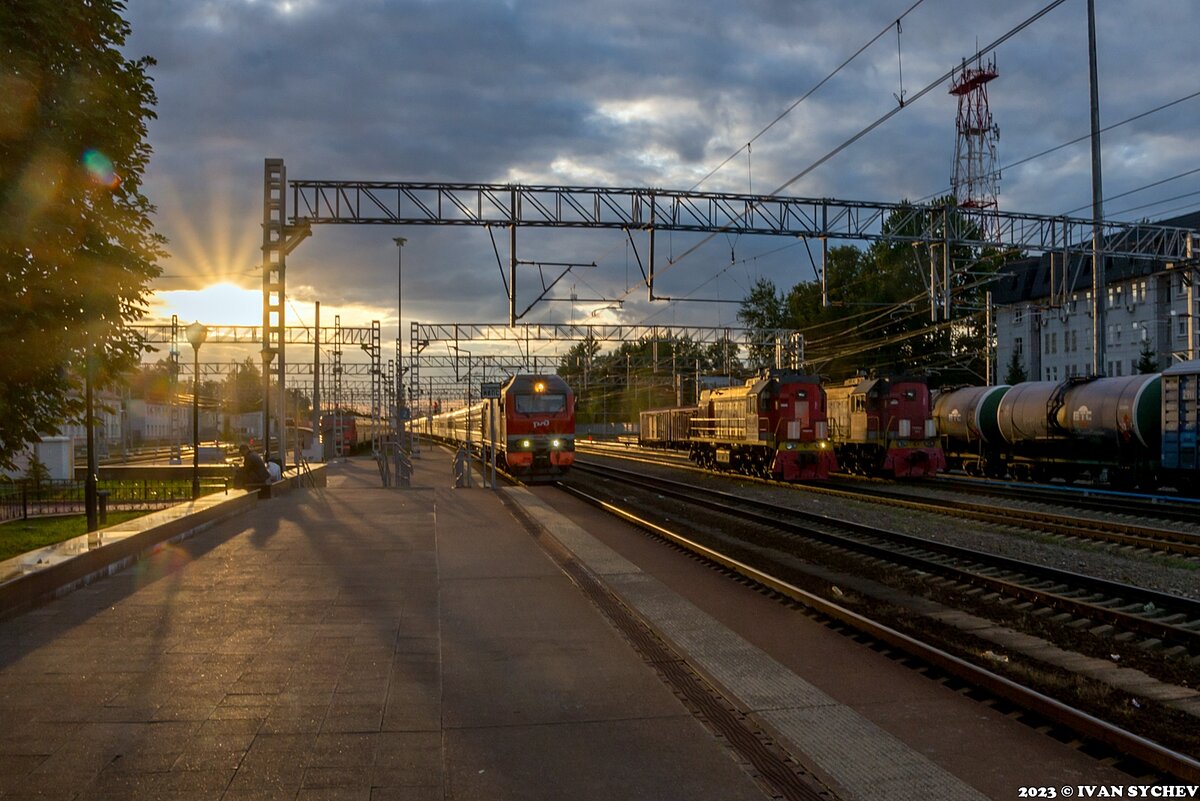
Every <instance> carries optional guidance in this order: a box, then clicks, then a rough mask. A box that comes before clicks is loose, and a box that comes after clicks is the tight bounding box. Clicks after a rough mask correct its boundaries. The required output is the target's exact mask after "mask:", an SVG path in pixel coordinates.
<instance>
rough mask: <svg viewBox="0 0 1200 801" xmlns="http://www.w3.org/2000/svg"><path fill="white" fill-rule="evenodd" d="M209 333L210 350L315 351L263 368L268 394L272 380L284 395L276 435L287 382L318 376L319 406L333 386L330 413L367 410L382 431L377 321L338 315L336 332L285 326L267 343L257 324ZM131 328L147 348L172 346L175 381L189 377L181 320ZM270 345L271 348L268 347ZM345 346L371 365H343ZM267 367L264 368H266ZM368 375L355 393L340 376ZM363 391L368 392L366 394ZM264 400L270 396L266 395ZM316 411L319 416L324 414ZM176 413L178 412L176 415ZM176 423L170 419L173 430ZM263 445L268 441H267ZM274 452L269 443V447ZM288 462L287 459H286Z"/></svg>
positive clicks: (205, 366) (229, 366)
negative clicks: (356, 321) (324, 353)
mask: <svg viewBox="0 0 1200 801" xmlns="http://www.w3.org/2000/svg"><path fill="white" fill-rule="evenodd" d="M206 327H207V329H208V337H207V339H206V342H207V343H208V344H209V345H213V344H216V345H239V344H264V347H263V348H262V352H263V353H264V354H265V352H266V351H267V350H268V347H269V345H270V344H273V345H274V346H275V348H278V347H279V346H280V343H287V344H291V345H307V346H311V347H312V348H313V358H312V360H311V361H309V360H308V359H305V360H304V361H292V362H275V363H274V366H273V367H272V371H271V372H266V370H265V369H264V379H265V382H266V386H267V387H268V390H269V388H270V385H271V379H272V378H273V379H274V380H275V381H276V382H278V385H279V389H280V393H279V397H278V401H277V405H276V409H277V410H278V411H277V414H278V419H277V421H276V431H279V432H284V431H285V422H284V421H285V420H286V416H287V405H286V401H287V395H286V387H285V385H284V382H283V378H284V377H286V376H309V377H312V376H314V374H316V375H318V376H319V379H320V380H318V381H315V382H314V385H313V398H314V401H316V403H314V406H316V405H317V404H319V403H320V401H319V399H320V398H321V397H322V394H321V389H320V387H321V386H322V385H323V386H325V387H332V392H331V393H328V394H327V396H326V397H327V400H328V405H329V408H330V409H332V410H335V411H337V410H339V409H341V408H342V407H344V406H354V407H356V408H357V407H358V406H366V407H368V408H370V411H371V417H372V423H373V426H372V430H373V431H383V430H384V429H385V426H384V424H383V422H384V418H383V410H384V407H385V404H386V401H387V399H385V398H384V397H383V390H384V386H385V385H384V379H383V375H382V373H383V349H382V342H381V333H380V325H379V321H378V320H375V321H372V323H371V325H370V326H369V327H365V326H364V327H354V326H343V325H342V324H341V318H340V316H335V317H334V324H333V326H332V327H328V326H326V327H322V326H299V325H293V326H283V328H282V329H280V330H276V331H273V332H272V331H268V334H269V339H268V338H264V336H263V330H264V329H262V328H260V327H259V326H255V325H211V326H206ZM130 328H131V329H132V330H133V331H134V333H136V334H137V335H138V336H139V337H141V339H142V341H143V342H144V343H146V344H148V345H157V344H169V346H170V349H169V358H170V370H171V375H172V379H173V380H174V379H176V378H177V377H178V376H179V375H183V374H187V375H191V374H192V372H193V369H192V367H191V366H190V364H189V363H188V362H187V360H186V359H185V360H182V361H181V360H179V359H178V354H179V339H180V331H179V324H178V320H175V319H173V320H172V322H171V323H163V324H145V325H134V326H130ZM268 343H269V344H268ZM345 346H351V347H355V346H356V347H357V348H358V349H360V350H362V351H363V352H364V353H365V354H366V356H367V358H368V359H369V361H368V362H366V363H362V362H349V363H347V362H345V361H344V358H343V357H344V351H343V348H344V347H345ZM322 347H327V348H329V349H330V351H331V354H332V357H333V359H332V363H329V364H322V362H321V360H320V356H319V350H320V348H322ZM264 361H266V362H267V363H268V364H270V363H271V361H270V360H268V359H266V358H265V357H264ZM239 367H241V363H238V362H205V363H202V364H201V365H200V375H201V376H213V377H216V376H223V375H228V374H230V373H232V372H235V371H236V370H237V368H239ZM265 367H266V365H264V368H265ZM343 374H345V375H352V376H366V377H367V380H366V381H365V382H362V384H363V386H357V385H356V386H355V387H354V388H353V389H354V391H353V392H349V391H347V390H345V389H344V388H343V382H342V376H343ZM364 387H365V390H364ZM264 397H267V396H266V395H264ZM263 406H264V425H269V422H270V421H269V420H268V419H267V418H268V416H269V414H268V412H267V409H268V407H269V406H270V404H266V403H265V404H264V405H263ZM316 411H317V412H318V413H319V412H320V409H319V408H317V409H316ZM173 414H174V413H173ZM174 425H175V421H174V420H172V427H174ZM263 430H264V431H269V430H270V429H269V428H264V429H263ZM264 440H268V438H267V437H265V436H264ZM285 441H286V437H284V438H281V439H280V448H281V449H282V448H283V443H284V442H285ZM267 447H268V448H269V447H270V446H269V444H268V446H267ZM282 455H283V456H285V457H286V454H282Z"/></svg>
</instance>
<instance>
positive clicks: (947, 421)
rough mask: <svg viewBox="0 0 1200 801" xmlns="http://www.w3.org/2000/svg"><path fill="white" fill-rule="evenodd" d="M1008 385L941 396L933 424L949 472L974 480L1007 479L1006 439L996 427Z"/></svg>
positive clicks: (977, 388)
mask: <svg viewBox="0 0 1200 801" xmlns="http://www.w3.org/2000/svg"><path fill="white" fill-rule="evenodd" d="M1008 390H1009V385H1008V384H1000V385H998V386H992V387H961V388H959V389H954V390H949V391H943V392H940V393H937V395H936V396H935V397H934V401H933V420H934V425H936V426H937V432H938V438H939V440H940V441H941V443H942V453H943V455H944V456H945V459H946V469H947V470H962V471H963V472H965V473H966V474H967V475H971V476H984V475H986V476H989V477H991V478H1003V477H1004V473H1005V472H1006V470H1007V467H1006V465H1005V463H1004V460H1003V459H1002V458H1001V455H1002V453H1003V439H1002V438H1001V436H1000V429H999V427H998V426H997V424H996V407H997V406H998V405H999V404H1000V399H1001V398H1003V397H1004V393H1006V392H1008Z"/></svg>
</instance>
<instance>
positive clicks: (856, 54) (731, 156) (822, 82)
mask: <svg viewBox="0 0 1200 801" xmlns="http://www.w3.org/2000/svg"><path fill="white" fill-rule="evenodd" d="M923 2H925V0H916V2H915V3H913V4H912V5H911V6H909V7H908V10H906V11H905V12H904V13H903V14H901V15H900V16H899V17H898V18H897V19H896V21H895V22H889V23H888V24H887V25H885V26H884V27H883V29H882V30H880V31H879V33H877V34H875V35H874V36H873V37H871V39H870V41H868V42H867V43H866V44H864V45H863V46H862V47H860V48H858V50H855V51H854V54H853V55H851V56H850V57H849V58H847V59H846V60H845V61H843V62H842V63H841V64H839V65H837V67H835V68H834V70H833V71H832V72H830V73H829V74H828V75H826V76H825V77H824V78H822V79H821V80H820V81H818V82H817V83H816V84H815V85H814V86H813V87H812V88H811V89H809V90H808V91H807V92H805V93H804V94H803V95H801V96H800V97H799V98H797V99H796V101H795V102H793V103H792V104H791V105H790V106H788V107H787V108H785V109H784V110H783V111H781V112H780V113H779V115H778V116H777V117H775V119H773V120H771V121H770V122H769V123H767V124H766V126H765V127H764V128H763V129H762V130H761V131H759V132H758V133H756V134H755V135H754V136H752V137H750V140H749V141H748V142H746V144H745V145H744V146H742V147H740V148H738V149H737V150H735V151H733V152H732V153H730V154H729V155H728V156H727V157H726V158H725V160H724V161H722V162H721V163H720V164H718V165H717V166H716V167H713V168H712V170H710V171H709V172H708V173H707V174H706V175H705V176H704V177H703V178H701V179H700V180H699V181H697V182H696V183H695V184H693V185H692V187H691V189H689V190H688V191H689V192H694V191H696V189H698V188H699V187H700V185H701V184H703V183H704V182H705V181H707V180H708V179H709V178H712V177H713V176H714V175H716V174H717V173H718V172H720V171H721V168H722V167H724V166H725V165H726V164H728V163H729V162H731V161H733V160H734V159H735V158H737V157H738V155H740V154H741V152H742V151H743V150H746V151H748V150H749V149H750V146H751V145H752V144H754V143H755V142H757V141H758V140H759V138H761V137H762V135H763V134H765V133H766V132H767V131H769V130H771V129H772V128H774V127H775V125H776V124H777V123H778V122H779V121H780V120H782V119H783V118H784V117H786V116H787V115H789V114H791V113H792V112H793V111H795V110H796V107H797V106H799V105H800V104H801V103H803V102H804V101H805V100H807V99H808V98H809V97H811V96H812V95H813V93H815V92H816V91H817V90H818V89H820V88H821V87H822V86H824V85H825V84H827V83H828V82H829V81H831V80H832V79H833V78H834V76H836V75H837V74H838V73H839V72H841V71H842V70H843V69H845V68H846V67H847V66H849V64H850V62H852V61H854V60H855V59H856V58H858V57H859V56H861V55H862V54H863V52H864V51H866V50H867V49H868V48H870V47H871V45H873V44H875V43H876V42H878V41H879V40H880V39H882V38H883V37H884V36H886V35H887V32H888V31H890V30H891V29H892V27H893V26H896V27H899V25H900V20H902V19H904V18H905V17H907V16H908V15H909V14H911V13H912V12H913V10H914V9H915V8H916V7H917V6H919V5H921V3H923Z"/></svg>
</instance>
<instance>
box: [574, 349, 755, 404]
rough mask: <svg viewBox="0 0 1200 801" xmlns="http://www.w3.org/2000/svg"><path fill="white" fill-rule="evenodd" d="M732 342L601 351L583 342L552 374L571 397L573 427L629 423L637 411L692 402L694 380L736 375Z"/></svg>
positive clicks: (739, 366)
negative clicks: (555, 373) (574, 422)
mask: <svg viewBox="0 0 1200 801" xmlns="http://www.w3.org/2000/svg"><path fill="white" fill-rule="evenodd" d="M744 371H745V367H744V366H743V365H742V363H741V361H740V360H739V359H738V357H737V345H736V344H734V343H729V344H726V343H723V342H713V343H709V344H708V345H702V344H700V343H698V342H694V341H692V340H691V339H689V338H686V337H679V338H672V339H666V340H662V339H659V340H657V341H656V340H654V339H651V338H649V337H647V338H644V339H642V340H640V341H637V342H622V343H621V345H620V346H619V347H617V348H615V349H614V350H612V351H610V352H608V353H604V352H602V349H601V347H600V343H599V342H597V341H596V340H595V339H594V338H588V339H585V340H583V341H582V342H579V343H577V344H576V345H575V346H573V347H572V348H571V349H570V350H569V351H568V352H567V353H565V354H564V355H563V356H561V357H560V359H559V363H558V367H557V370H556V372H557V373H558V375H559V376H561V377H562V378H563V380H564V381H566V382H567V384H569V385H570V387H571V389H572V391H574V393H575V419H576V421H577V422H579V423H583V424H586V423H609V422H635V421H637V419H638V414H639V412H641V411H642V410H643V409H655V408H661V407H665V406H675V405H677V403H679V402H682V403H684V404H689V403H692V402H693V401H694V400H695V398H696V389H695V388H696V382H697V379H698V377H699V376H703V375H711V374H714V373H720V374H729V375H734V376H738V375H741V374H742V373H743V372H744Z"/></svg>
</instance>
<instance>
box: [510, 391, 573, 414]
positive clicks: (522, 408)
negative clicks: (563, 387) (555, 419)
mask: <svg viewBox="0 0 1200 801" xmlns="http://www.w3.org/2000/svg"><path fill="white" fill-rule="evenodd" d="M516 400H517V412H518V413H519V414H557V413H558V412H562V411H565V410H566V408H567V396H566V395H564V394H555V393H537V394H533V395H517V396H516Z"/></svg>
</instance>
